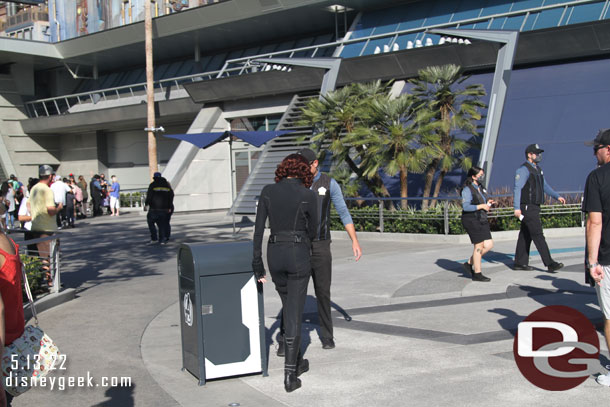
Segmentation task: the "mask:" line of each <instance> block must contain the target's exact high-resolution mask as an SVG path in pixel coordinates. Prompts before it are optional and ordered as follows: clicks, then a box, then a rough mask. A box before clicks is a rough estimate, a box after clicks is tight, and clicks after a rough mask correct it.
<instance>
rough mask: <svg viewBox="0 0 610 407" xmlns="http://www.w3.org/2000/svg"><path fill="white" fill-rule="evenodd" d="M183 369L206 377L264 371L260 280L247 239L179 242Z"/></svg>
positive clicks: (201, 379) (201, 383)
mask: <svg viewBox="0 0 610 407" xmlns="http://www.w3.org/2000/svg"><path fill="white" fill-rule="evenodd" d="M178 279H179V282H178V284H179V292H180V326H181V331H182V368H183V370H188V371H189V372H190V373H191V374H193V375H194V376H195V377H196V378H198V379H199V385H203V384H205V382H206V380H210V379H217V378H221V377H228V376H236V375H243V374H250V373H261V372H262V373H263V374H264V375H265V376H266V375H267V354H266V346H265V326H264V308H263V292H262V285H261V284H258V283H257V281H256V278H255V277H254V273H253V272H252V242H251V241H249V242H231V243H218V244H183V245H181V246H180V249H179V252H178Z"/></svg>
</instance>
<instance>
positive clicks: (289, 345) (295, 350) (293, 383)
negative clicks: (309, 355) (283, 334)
mask: <svg viewBox="0 0 610 407" xmlns="http://www.w3.org/2000/svg"><path fill="white" fill-rule="evenodd" d="M299 339H300V338H299V337H295V338H284V343H285V349H286V356H285V359H284V389H286V392H288V393H290V392H293V391H295V390H296V389H298V388H299V387H301V380H299V379H298V378H297V360H298V355H299V342H300V341H299Z"/></svg>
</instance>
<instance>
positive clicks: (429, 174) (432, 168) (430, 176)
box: [421, 158, 439, 211]
mask: <svg viewBox="0 0 610 407" xmlns="http://www.w3.org/2000/svg"><path fill="white" fill-rule="evenodd" d="M438 163H439V160H438V158H434V159H433V160H432V161H431V162H430V164H428V168H426V176H425V183H424V197H426V196H430V191H432V181H434V174H435V173H436V169H437V168H438ZM429 204H430V201H429V200H428V199H424V200H423V202H422V207H421V208H422V210H423V211H425V210H426V209H428V205H429Z"/></svg>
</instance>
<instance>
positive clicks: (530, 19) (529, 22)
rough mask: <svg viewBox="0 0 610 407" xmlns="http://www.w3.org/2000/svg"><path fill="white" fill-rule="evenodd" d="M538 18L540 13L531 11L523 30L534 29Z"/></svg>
mask: <svg viewBox="0 0 610 407" xmlns="http://www.w3.org/2000/svg"><path fill="white" fill-rule="evenodd" d="M537 18H538V13H530V15H529V16H527V20H525V24H523V28H522V29H521V31H530V30H533V29H534V24H535V23H536V19H537Z"/></svg>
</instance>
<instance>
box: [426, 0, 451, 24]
mask: <svg viewBox="0 0 610 407" xmlns="http://www.w3.org/2000/svg"><path fill="white" fill-rule="evenodd" d="M457 6H458V2H456V1H439V0H437V1H436V2H435V5H434V7H433V8H432V11H431V12H430V14H429V17H428V19H427V20H426V25H435V24H442V23H447V22H449V21H451V16H452V15H453V13H454V12H455V11H456V10H457Z"/></svg>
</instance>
